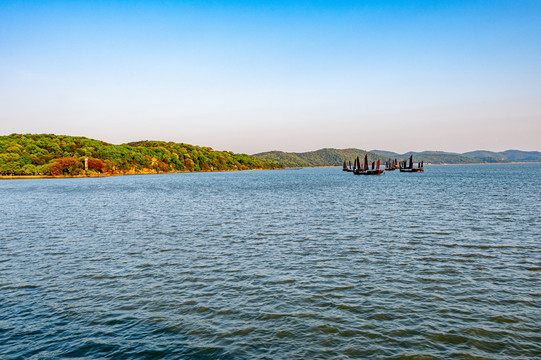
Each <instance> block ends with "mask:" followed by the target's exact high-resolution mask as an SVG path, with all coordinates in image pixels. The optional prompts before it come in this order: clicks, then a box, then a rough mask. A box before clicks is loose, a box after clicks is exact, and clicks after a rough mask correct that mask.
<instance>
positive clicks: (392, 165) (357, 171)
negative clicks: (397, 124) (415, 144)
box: [342, 154, 424, 175]
mask: <svg viewBox="0 0 541 360" xmlns="http://www.w3.org/2000/svg"><path fill="white" fill-rule="evenodd" d="M371 165H372V166H369V164H368V155H367V154H364V160H363V161H362V163H361V160H360V159H359V156H357V158H356V159H355V160H354V161H353V166H352V164H351V161H350V162H349V166H348V164H347V163H346V162H345V161H344V165H343V167H342V170H343V171H348V172H352V173H353V174H354V175H381V174H383V173H384V171H394V170H396V169H399V170H400V172H423V171H424V169H423V166H424V164H423V161H421V162H419V163H418V164H417V166H414V164H413V155H410V158H409V161H408V160H407V159H406V160H402V161H400V162H399V161H398V160H397V159H394V160H393V159H389V160H387V161H386V162H385V169H380V161H379V160H378V161H377V162H376V161H372V164H371Z"/></svg>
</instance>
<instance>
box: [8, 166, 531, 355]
mask: <svg viewBox="0 0 541 360" xmlns="http://www.w3.org/2000/svg"><path fill="white" fill-rule="evenodd" d="M540 177H541V165H539V164H528V165H485V166H432V167H427V168H426V170H425V173H423V174H400V173H398V172H391V173H387V174H385V175H383V176H379V177H359V176H353V175H351V174H348V173H343V172H342V171H341V170H340V169H339V168H328V169H303V170H282V171H252V172H228V173H196V174H168V175H147V176H124V177H114V178H98V179H58V180H19V181H2V182H0V198H1V199H2V206H1V207H0V219H1V220H0V230H1V231H0V358H2V359H16V358H17V359H18V358H20V359H28V358H30V359H32V358H35V359H38V358H61V357H79V358H96V359H97V358H104V357H110V358H134V359H147V358H148V359H154V358H156V359H157V358H170V359H177V358H181V357H184V358H195V359H207V358H208V359H217V358H218V359H220V358H221V359H254V358H261V359H283V358H299V359H300V358H302V359H308V358H314V359H331V358H340V359H358V358H369V357H371V358H412V357H413V356H414V355H418V356H424V358H431V357H433V358H476V357H478V358H490V359H508V358H524V359H533V358H539V357H541V345H540V344H541V334H540V331H539V328H540V327H541V310H540V309H541V300H540V299H541V290H540V289H541V286H540V285H541V280H540V279H541V243H540V241H539V234H541V182H540V181H539V179H540Z"/></svg>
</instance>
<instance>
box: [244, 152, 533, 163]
mask: <svg viewBox="0 0 541 360" xmlns="http://www.w3.org/2000/svg"><path fill="white" fill-rule="evenodd" d="M364 154H365V150H361V149H321V150H316V151H310V152H304V153H287V152H283V151H269V152H264V153H259V154H255V155H253V156H256V157H259V158H263V159H266V160H271V161H277V162H279V163H280V164H283V165H284V166H287V167H309V166H340V165H342V164H343V162H344V161H353V160H354V159H355V158H356V157H357V156H359V157H361V158H362V157H364ZM410 154H412V155H413V161H414V162H419V161H424V162H425V163H427V164H481V163H502V162H517V161H520V162H522V161H524V162H528V161H541V152H539V151H520V150H507V151H503V152H493V151H486V150H477V151H470V152H466V153H463V154H458V153H451V152H445V151H422V152H414V151H412V152H407V153H404V154H398V153H395V152H392V151H386V150H372V151H369V152H368V159H369V161H370V162H372V161H377V160H381V161H382V162H385V160H387V159H388V158H392V159H399V160H400V159H406V158H409V156H410Z"/></svg>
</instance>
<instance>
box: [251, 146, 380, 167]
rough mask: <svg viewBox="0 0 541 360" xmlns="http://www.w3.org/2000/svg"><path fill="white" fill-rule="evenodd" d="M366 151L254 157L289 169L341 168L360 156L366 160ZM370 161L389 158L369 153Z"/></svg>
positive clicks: (272, 153)
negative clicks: (277, 163)
mask: <svg viewBox="0 0 541 360" xmlns="http://www.w3.org/2000/svg"><path fill="white" fill-rule="evenodd" d="M365 153H366V151H365V150H361V149H321V150H316V151H310V152H304V153H287V152H283V151H269V152H264V153H259V154H254V155H253V156H255V157H259V158H262V159H265V160H271V161H276V162H279V163H280V164H282V165H284V166H287V167H308V166H341V165H342V164H343V163H344V161H351V162H353V160H354V159H355V158H356V157H357V156H359V157H360V158H364V154H365ZM367 154H368V161H369V162H372V161H377V160H381V161H383V162H385V160H386V159H387V157H385V156H381V155H378V154H374V153H372V152H368V153H367Z"/></svg>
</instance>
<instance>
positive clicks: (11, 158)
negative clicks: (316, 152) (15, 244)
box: [0, 134, 281, 176]
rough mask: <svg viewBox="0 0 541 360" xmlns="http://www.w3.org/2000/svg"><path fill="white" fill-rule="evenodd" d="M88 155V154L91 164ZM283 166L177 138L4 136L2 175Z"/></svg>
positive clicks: (0, 143) (0, 149) (0, 153)
mask: <svg viewBox="0 0 541 360" xmlns="http://www.w3.org/2000/svg"><path fill="white" fill-rule="evenodd" d="M85 158H88V166H87V170H85V168H84V159H85ZM280 167H281V165H279V164H278V163H276V162H274V161H269V160H264V159H260V158H256V157H253V156H249V155H246V154H235V153H233V152H229V151H214V150H213V149H211V148H209V147H200V146H194V145H189V144H182V143H174V142H164V141H138V142H132V143H128V144H122V145H113V144H109V143H106V142H103V141H100V140H94V139H88V138H86V137H79V136H64V135H53V134H24V135H23V134H12V135H8V136H0V174H1V175H46V176H47V175H52V176H62V175H65V176H85V175H86V176H91V175H95V174H100V173H101V174H110V175H121V174H144V173H162V172H172V171H224V170H250V169H273V168H280Z"/></svg>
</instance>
